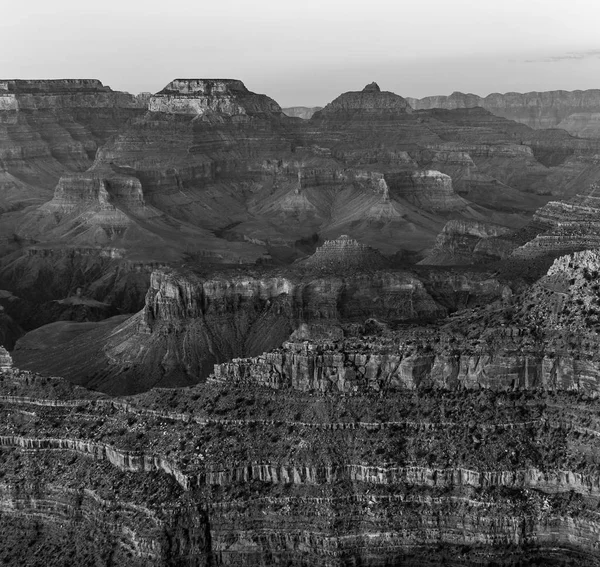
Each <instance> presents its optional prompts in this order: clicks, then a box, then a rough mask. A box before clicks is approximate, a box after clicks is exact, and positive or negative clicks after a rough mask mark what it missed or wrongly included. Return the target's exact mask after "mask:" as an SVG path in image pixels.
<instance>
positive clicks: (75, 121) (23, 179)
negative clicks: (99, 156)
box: [0, 79, 144, 211]
mask: <svg viewBox="0 0 600 567" xmlns="http://www.w3.org/2000/svg"><path fill="white" fill-rule="evenodd" d="M143 111H144V107H143V105H141V104H140V103H139V102H138V101H137V99H136V98H135V97H134V96H132V95H129V94H128V93H122V92H118V91H112V90H111V89H110V88H109V87H106V86H104V85H102V83H101V82H100V81H98V80H95V79H94V80H91V79H90V80H84V79H64V80H4V81H0V188H1V189H2V191H1V192H0V193H1V197H0V211H6V210H14V209H18V208H21V207H23V206H25V205H30V204H36V203H40V202H43V201H44V200H46V199H47V198H48V191H50V190H52V189H53V188H54V186H55V185H56V183H57V181H58V179H59V178H60V176H61V175H63V174H64V173H67V172H79V171H84V170H85V169H87V168H88V167H89V166H90V165H91V163H92V161H93V159H94V155H95V153H96V151H97V149H98V147H99V146H100V145H101V144H103V143H104V142H106V140H107V139H108V138H109V137H110V136H112V135H114V134H115V133H116V132H117V131H118V129H119V128H121V127H122V126H123V125H124V124H125V123H126V122H127V120H129V119H131V118H133V117H135V116H139V115H140V114H141V113H142V112H143Z"/></svg>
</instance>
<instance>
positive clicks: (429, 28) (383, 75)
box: [0, 0, 600, 107]
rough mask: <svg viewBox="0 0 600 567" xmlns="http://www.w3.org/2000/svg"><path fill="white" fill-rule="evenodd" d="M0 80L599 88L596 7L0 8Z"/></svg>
mask: <svg viewBox="0 0 600 567" xmlns="http://www.w3.org/2000/svg"><path fill="white" fill-rule="evenodd" d="M0 8H1V9H0V78H6V79H13V78H28V79H35V78H40V79H42V78H97V79H100V80H101V81H102V82H103V83H104V84H106V85H109V86H111V87H112V88H113V89H115V90H125V91H129V92H133V93H137V92H141V91H150V92H156V91H159V90H161V89H162V88H163V87H164V86H165V85H166V84H167V83H168V82H170V81H171V80H172V79H174V78H236V79H241V80H242V81H244V83H245V84H246V86H247V87H248V88H249V89H250V90H252V91H254V92H258V93H264V94H267V95H269V96H271V97H272V98H274V99H275V100H276V101H277V102H279V103H280V104H281V105H282V106H284V107H285V106H294V105H303V106H316V105H324V104H326V103H327V102H329V101H330V100H332V99H334V98H335V97H336V96H338V95H339V94H340V93H342V92H345V91H349V90H360V89H362V88H363V86H364V85H365V84H367V83H370V82H372V81H376V82H377V83H378V84H379V86H380V87H381V88H382V90H389V91H393V92H395V93H397V94H400V95H402V96H413V97H423V96H428V95H437V94H450V93H452V92H453V91H462V92H473V93H476V94H479V95H483V96H485V95H487V94H489V93H491V92H508V91H518V92H527V91H532V90H539V91H543V90H555V89H564V90H575V89H589V88H600V32H599V28H598V21H600V1H598V0H568V1H565V0H501V1H498V0H410V1H407V0H396V1H392V0H361V1H357V0H345V1H341V0H296V1H295V2H290V1H289V0H160V1H157V0H100V1H97V2H84V1H83V0H51V1H50V0H22V1H20V2H19V1H17V2H15V1H13V0H0Z"/></svg>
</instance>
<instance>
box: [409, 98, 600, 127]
mask: <svg viewBox="0 0 600 567" xmlns="http://www.w3.org/2000/svg"><path fill="white" fill-rule="evenodd" d="M407 101H408V102H409V104H410V105H411V106H412V108H414V109H415V110H425V109H431V108H446V109H458V108H473V107H477V106H480V107H482V108H485V109H486V110H489V111H490V112H492V113H493V114H496V115H498V116H502V117H504V118H509V119H510V120H515V121H517V122H521V123H523V124H527V126H530V127H531V128H563V129H565V130H567V131H568V132H569V133H571V134H574V135H579V136H583V137H590V138H593V137H596V138H597V137H598V136H599V135H600V129H599V128H598V126H597V123H598V118H597V117H598V113H599V112H600V90H598V89H590V90H585V91H547V92H535V91H533V92H529V93H514V92H511V93H504V94H500V93H493V94H490V95H488V96H486V97H481V96H478V95H474V94H465V93H460V92H454V93H452V94H451V95H449V96H429V97H425V98H421V99H416V98H407Z"/></svg>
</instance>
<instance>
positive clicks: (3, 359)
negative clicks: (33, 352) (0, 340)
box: [0, 345, 13, 372]
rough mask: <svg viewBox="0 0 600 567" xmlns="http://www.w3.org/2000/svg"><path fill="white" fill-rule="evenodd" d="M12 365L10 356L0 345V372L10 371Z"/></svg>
mask: <svg viewBox="0 0 600 567" xmlns="http://www.w3.org/2000/svg"><path fill="white" fill-rule="evenodd" d="M12 365H13V361H12V358H11V356H10V354H8V351H7V350H6V349H5V348H4V347H3V346H2V345H0V372H5V371H7V370H10V369H11V368H12Z"/></svg>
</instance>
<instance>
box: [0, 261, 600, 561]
mask: <svg viewBox="0 0 600 567" xmlns="http://www.w3.org/2000/svg"><path fill="white" fill-rule="evenodd" d="M596 256H597V255H596ZM596 256H590V257H589V258H588V259H586V260H585V261H583V259H582V262H581V264H585V266H586V268H587V269H592V268H594V267H595V268H597V267H598V266H599V265H600V262H599V261H598V258H597V257H596ZM574 260H576V259H565V260H563V261H562V262H561V263H557V264H556V266H555V267H554V268H553V270H551V271H550V273H549V275H548V278H555V279H556V276H557V275H558V276H559V277H562V274H563V272H565V271H566V272H568V273H565V276H566V277H567V280H566V281H567V282H568V281H570V280H569V278H571V276H572V275H575V273H574V272H572V269H571V268H569V264H573V261H574ZM576 271H577V270H576ZM580 274H581V277H578V276H577V275H575V279H576V280H577V282H579V283H578V284H577V286H578V287H577V289H579V290H580V292H579V293H580V294H581V297H587V296H589V293H592V290H593V287H592V286H593V283H590V282H588V280H587V279H586V278H585V277H584V270H583V269H582V270H580ZM555 279H554V280H552V281H555ZM545 285H547V283H546V284H545ZM586 286H587V287H586ZM539 289H541V288H538V290H539ZM538 305H539V306H540V308H541V309H543V308H545V307H544V306H545V305H546V306H547V305H548V304H547V303H546V304H544V303H541V302H540V303H538ZM573 305H577V303H576V302H574V304H573ZM496 309H500V307H499V306H497V307H496ZM487 312H489V310H487V309H485V308H484V309H482V310H481V312H480V314H481V313H483V314H485V313H487ZM540 315H541V313H540ZM463 316H465V315H463ZM466 316H467V318H468V321H471V322H475V321H476V320H477V318H476V316H475V312H471V313H470V314H469V313H467V314H466ZM528 316H529V315H527V314H526V312H523V316H522V317H528ZM522 317H521V316H519V317H516V318H515V321H517V320H520V321H521V322H523V323H525V321H526V319H523V318H522ZM566 321H567V318H565V322H566ZM452 325H454V327H452ZM450 326H451V327H452V329H449V330H448V332H447V335H446V336H447V337H452V336H454V337H459V338H460V341H461V342H462V345H461V348H464V346H465V345H466V342H465V341H467V340H468V339H467V337H466V336H462V337H461V336H460V335H456V334H452V330H454V331H455V330H456V329H459V328H460V329H463V330H464V332H467V330H468V329H469V325H468V324H466V325H464V324H463V325H461V326H458V325H456V324H455V323H450ZM436 328H437V327H431V328H430V329H429V330H427V329H423V330H421V331H418V330H405V331H401V332H394V333H393V334H391V335H386V334H385V332H384V334H379V335H373V334H371V335H366V336H360V335H357V336H355V337H354V338H346V339H345V340H342V341H339V340H338V341H335V340H331V339H329V340H325V341H316V342H315V341H312V342H302V343H294V342H292V343H288V344H286V345H284V347H283V348H282V349H280V350H278V351H273V352H270V353H267V354H265V355H262V356H261V357H259V358H256V359H248V360H234V361H232V362H230V363H227V364H223V365H219V366H217V367H216V368H215V374H214V377H213V378H212V380H211V381H210V382H209V383H208V384H204V385H199V386H196V387H194V388H186V389H179V390H164V389H157V390H153V391H151V392H148V393H146V394H143V395H139V396H135V397H129V398H126V399H115V398H105V397H103V396H100V395H98V394H92V393H90V392H88V391H85V390H83V389H80V388H75V387H73V386H71V385H69V384H68V383H65V382H63V381H60V380H57V379H49V378H42V377H39V376H36V375H33V374H29V373H22V372H19V371H16V370H9V371H6V370H5V371H4V374H3V375H2V380H1V381H0V387H1V394H2V396H1V398H0V412H2V416H3V419H2V420H1V422H2V426H1V429H2V431H0V447H1V449H0V455H2V458H3V471H4V476H3V479H2V481H3V485H2V494H3V497H2V501H3V502H4V504H3V506H2V510H1V511H0V522H2V523H3V527H5V531H4V533H5V534H8V535H7V536H5V541H6V542H8V544H7V545H5V546H4V547H3V549H4V553H5V554H6V556H7V557H9V558H10V557H11V553H12V554H13V555H12V557H14V556H15V555H16V554H19V555H20V556H22V557H23V556H25V557H30V552H27V548H25V547H24V545H23V542H24V541H27V542H29V541H31V542H32V547H34V548H35V545H37V546H38V548H39V546H40V543H42V544H43V545H44V546H45V549H47V550H52V552H54V557H55V558H57V559H58V560H63V561H65V562H67V561H68V558H73V559H71V561H74V560H76V559H79V560H80V561H85V560H86V559H85V558H88V559H87V560H88V561H89V558H90V557H93V558H95V560H96V562H97V563H98V564H100V565H103V564H106V563H107V562H108V561H109V559H108V558H106V556H105V555H103V550H106V549H111V550H113V554H114V555H113V558H112V560H113V561H119V562H120V564H131V565H137V564H142V563H143V562H144V564H151V565H152V564H156V565H178V564H187V565H248V564H255V565H306V564H310V565H323V566H327V567H333V566H341V565H347V564H351V563H358V562H362V563H368V564H370V565H374V566H377V565H389V564H399V563H407V564H418V565H435V564H439V563H443V562H445V563H447V564H450V565H492V564H494V565H514V564H522V565H528V564H531V565H533V564H539V563H544V564H548V563H549V562H554V563H556V564H565V563H568V562H572V563H573V564H575V563H576V564H579V565H597V564H598V559H597V553H596V539H597V537H596V534H597V522H598V518H597V514H596V508H597V506H598V502H599V501H600V488H599V486H600V476H599V473H598V471H599V469H598V462H597V457H596V454H597V451H598V448H597V442H598V427H599V423H598V420H597V419H596V418H595V417H594V415H595V414H596V413H597V404H598V398H597V384H595V383H594V382H593V381H591V380H588V381H584V382H582V383H580V384H579V385H577V386H575V383H574V382H573V380H572V379H571V378H569V370H568V367H567V366H566V365H565V364H564V362H563V363H562V364H560V363H558V362H557V363H556V368H557V369H558V370H557V372H558V374H557V375H556V377H555V378H553V379H550V380H545V379H542V378H541V376H540V377H536V374H535V371H534V370H533V369H534V365H533V364H532V365H531V366H530V367H529V370H528V369H527V368H528V367H527V366H525V371H524V372H522V371H520V370H517V367H518V364H519V362H518V361H517V360H515V361H514V362H513V366H512V367H511V366H510V365H506V363H505V361H506V357H505V356H504V357H500V358H499V359H495V360H494V361H489V362H487V363H486V362H485V361H484V360H482V356H481V355H479V357H478V358H479V359H480V360H481V362H480V363H478V364H474V363H469V364H467V363H466V362H463V360H462V359H461V356H463V355H459V357H458V358H456V357H457V355H456V354H454V352H456V349H455V351H454V352H452V351H448V356H447V357H445V358H444V356H443V354H442V353H443V352H444V349H447V348H448V347H447V345H446V340H445V339H443V340H442V341H440V343H439V344H437V343H436V341H435V340H434V337H435V336H436V333H437V331H436ZM533 329H534V328H533V327H530V330H529V331H528V332H525V333H521V334H519V333H517V332H515V329H514V328H506V329H504V330H503V332H504V335H501V334H499V333H500V329H498V331H496V330H494V329H493V328H490V331H492V332H493V333H496V334H495V335H494V337H492V336H487V337H484V340H485V341H486V343H487V344H497V341H498V339H499V337H501V336H504V337H505V338H504V339H502V341H503V342H502V345H503V346H506V345H507V344H508V342H507V341H510V340H512V341H513V342H515V343H516V342H517V341H520V342H521V344H530V345H534V342H532V339H534V337H532V335H531V332H532V331H533ZM468 332H470V330H469V331H468ZM398 333H399V334H398ZM438 336H439V335H438ZM509 337H512V338H509ZM442 338H443V337H442ZM428 345H429V347H428ZM472 356H474V355H472ZM520 356H521V359H520V360H525V359H526V355H524V354H521V355H520ZM436 357H438V358H439V360H440V362H438V363H434V364H433V365H432V364H431V362H429V359H432V358H434V359H435V358H436ZM564 360H566V359H565V358H564V356H563V361H564ZM452 361H456V362H452ZM442 364H446V365H452V364H454V365H455V367H456V368H457V369H458V372H456V373H454V372H446V371H442V370H441V368H442V366H441V365H442ZM521 364H522V362H521ZM503 365H504V366H503ZM436 368H438V369H439V370H436ZM484 368H485V369H486V371H484V370H483V369H484ZM478 369H479V370H478ZM492 373H493V374H492ZM594 384H595V385H594ZM575 387H576V388H577V389H575V390H574V388H575ZM584 392H587V395H586V394H584ZM341 394H343V395H341ZM41 471H44V474H42V473H41ZM48 471H51V472H52V483H51V484H49V483H48V481H47V480H45V479H46V478H47V474H48ZM32 478H35V479H38V480H37V482H36V483H31V482H27V481H26V479H32ZM21 518H27V519H28V520H27V523H23V522H24V521H23V520H22V519H21ZM65 518H69V521H68V522H67V521H65V520H64V519H65ZM33 521H35V524H34V525H35V528H34V529H32V528H31V526H32V522H33ZM21 526H23V528H21ZM16 529H21V540H20V542H21V543H20V544H19V543H18V540H17V537H16V534H15V531H14V530H16ZM86 532H87V533H91V534H93V538H83V537H80V536H79V534H83V533H86ZM23 534H25V535H26V538H25V539H23ZM117 534H118V535H117ZM52 541H53V542H61V545H60V546H57V545H54V546H53V545H52V544H51V542H52ZM23 554H25V555H23ZM75 558H76V559H75ZM9 560H10V559H9ZM33 561H34V560H33ZM34 564H35V563H34Z"/></svg>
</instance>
